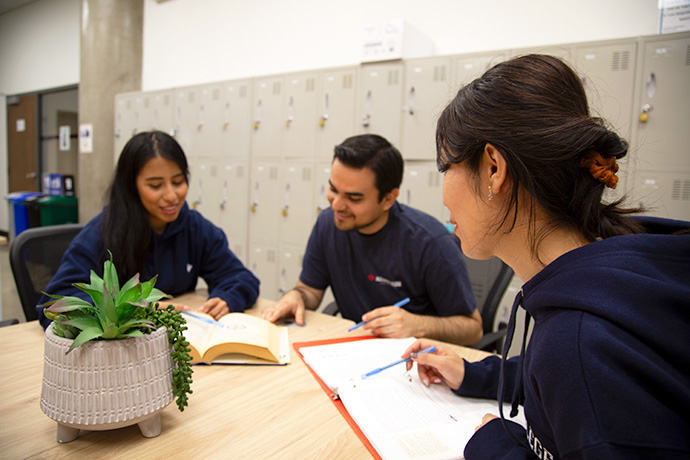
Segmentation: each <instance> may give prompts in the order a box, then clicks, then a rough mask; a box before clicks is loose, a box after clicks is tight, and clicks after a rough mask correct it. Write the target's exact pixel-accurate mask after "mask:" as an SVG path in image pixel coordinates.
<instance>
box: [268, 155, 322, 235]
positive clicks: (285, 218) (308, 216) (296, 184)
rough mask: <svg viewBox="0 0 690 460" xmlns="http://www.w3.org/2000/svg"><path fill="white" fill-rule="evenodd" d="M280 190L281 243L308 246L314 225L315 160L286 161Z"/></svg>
mask: <svg viewBox="0 0 690 460" xmlns="http://www.w3.org/2000/svg"><path fill="white" fill-rule="evenodd" d="M282 169H283V174H282V180H281V191H280V193H279V194H278V195H277V196H276V197H275V200H276V201H277V202H279V203H280V205H281V210H280V214H281V216H280V242H281V244H282V243H290V244H295V245H298V246H306V244H307V240H308V239H309V234H310V233H311V229H312V227H313V226H314V222H315V217H316V213H314V204H313V203H314V199H313V197H314V163H313V162H306V161H288V160H286V161H285V162H284V163H283V168H282Z"/></svg>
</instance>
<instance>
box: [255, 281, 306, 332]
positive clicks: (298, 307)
mask: <svg viewBox="0 0 690 460" xmlns="http://www.w3.org/2000/svg"><path fill="white" fill-rule="evenodd" d="M304 308H305V307H304V299H303V298H302V294H301V293H300V292H299V291H297V290H295V289H293V290H291V291H288V292H286V293H285V295H284V296H283V297H281V298H280V300H279V301H278V302H276V303H275V304H274V305H273V306H271V307H269V308H267V309H266V310H264V311H263V312H262V313H261V317H262V318H263V319H265V320H268V321H270V322H272V323H275V322H276V321H278V320H279V319H280V318H281V317H282V316H284V315H287V314H292V315H293V316H294V317H295V323H297V324H298V325H299V326H302V325H304Z"/></svg>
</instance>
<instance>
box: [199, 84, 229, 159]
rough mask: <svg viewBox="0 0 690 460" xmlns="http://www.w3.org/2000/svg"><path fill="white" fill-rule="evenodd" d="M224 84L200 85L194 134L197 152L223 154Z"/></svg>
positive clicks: (210, 154) (200, 153)
mask: <svg viewBox="0 0 690 460" xmlns="http://www.w3.org/2000/svg"><path fill="white" fill-rule="evenodd" d="M222 94H223V86H222V85H217V84H216V85H204V86H201V87H199V89H198V95H199V102H198V104H197V105H196V107H195V111H196V131H195V133H194V136H193V144H194V149H195V154H196V155H198V156H200V157H206V158H218V157H219V156H220V155H221V149H222V141H221V136H222V133H223V100H222Z"/></svg>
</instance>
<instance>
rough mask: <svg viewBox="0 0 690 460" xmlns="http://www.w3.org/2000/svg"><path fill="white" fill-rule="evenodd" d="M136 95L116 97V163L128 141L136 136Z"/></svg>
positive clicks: (129, 94) (119, 95)
mask: <svg viewBox="0 0 690 460" xmlns="http://www.w3.org/2000/svg"><path fill="white" fill-rule="evenodd" d="M135 100H136V94H135V93H124V94H118V95H116V96H115V132H114V136H115V137H114V141H115V143H114V149H115V150H114V153H115V154H114V158H115V163H117V159H118V158H119V157H120V153H122V149H123V148H124V146H125V144H126V143H127V141H129V140H130V139H131V138H132V136H133V135H134V134H135V128H136V125H137V122H136V116H135V112H136V110H135V104H136V102H135Z"/></svg>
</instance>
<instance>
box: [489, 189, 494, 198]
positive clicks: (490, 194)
mask: <svg viewBox="0 0 690 460" xmlns="http://www.w3.org/2000/svg"><path fill="white" fill-rule="evenodd" d="M493 199H494V191H493V190H491V186H490V185H489V201H491V200H493Z"/></svg>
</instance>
